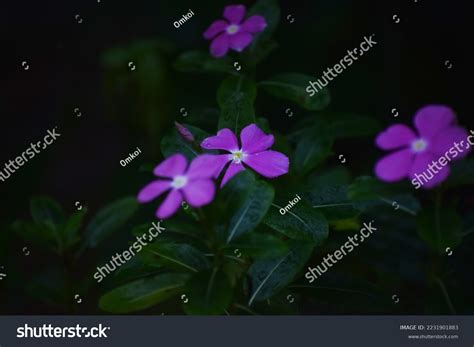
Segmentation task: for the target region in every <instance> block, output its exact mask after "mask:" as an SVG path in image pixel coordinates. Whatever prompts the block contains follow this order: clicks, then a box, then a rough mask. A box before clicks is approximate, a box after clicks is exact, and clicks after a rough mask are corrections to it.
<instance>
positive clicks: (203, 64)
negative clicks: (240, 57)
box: [174, 51, 236, 74]
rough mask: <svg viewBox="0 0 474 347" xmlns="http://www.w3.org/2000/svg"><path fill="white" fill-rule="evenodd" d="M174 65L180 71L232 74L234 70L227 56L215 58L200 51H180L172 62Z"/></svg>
mask: <svg viewBox="0 0 474 347" xmlns="http://www.w3.org/2000/svg"><path fill="white" fill-rule="evenodd" d="M174 67H175V68H176V69H177V70H178V71H182V72H198V73H205V72H223V73H230V74H234V73H235V71H236V70H235V68H234V66H233V64H232V60H231V59H230V58H229V57H223V58H219V59H216V58H214V57H212V56H211V55H209V53H208V52H201V51H190V52H184V53H182V54H181V55H180V56H179V57H178V59H177V60H176V62H175V63H174Z"/></svg>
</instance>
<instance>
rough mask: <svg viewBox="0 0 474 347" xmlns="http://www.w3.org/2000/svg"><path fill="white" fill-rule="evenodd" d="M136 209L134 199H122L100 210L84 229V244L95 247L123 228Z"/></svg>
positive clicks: (136, 205) (136, 204)
mask: <svg viewBox="0 0 474 347" xmlns="http://www.w3.org/2000/svg"><path fill="white" fill-rule="evenodd" d="M137 209H138V203H137V201H136V199H135V198H132V197H130V198H124V199H120V200H118V201H115V202H113V203H111V204H110V205H108V206H106V207H104V208H103V209H102V210H100V211H99V212H98V213H97V215H96V216H95V217H94V218H93V219H92V221H91V222H90V223H89V225H88V226H87V228H86V233H85V237H86V244H87V245H88V246H89V247H96V246H97V245H98V244H99V243H100V242H102V241H103V240H104V239H106V238H107V237H109V236H110V235H112V234H113V233H114V232H115V231H116V230H117V229H119V228H120V227H121V226H123V225H124V224H125V223H126V222H127V221H128V220H129V218H130V217H132V216H133V214H134V213H135V212H136V211H137Z"/></svg>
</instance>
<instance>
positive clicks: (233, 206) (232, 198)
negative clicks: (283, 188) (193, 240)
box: [221, 171, 275, 243]
mask: <svg viewBox="0 0 474 347" xmlns="http://www.w3.org/2000/svg"><path fill="white" fill-rule="evenodd" d="M274 195H275V192H274V189H273V187H272V186H271V185H269V184H268V183H267V182H265V181H262V180H257V179H256V178H255V176H254V175H253V174H252V173H251V172H248V171H244V172H241V173H239V174H237V175H236V176H234V177H233V178H232V179H231V180H230V181H229V182H228V183H227V184H226V186H225V187H224V188H223V190H222V192H221V196H222V198H221V200H222V204H223V206H225V207H227V213H225V216H224V218H225V224H226V225H227V227H226V229H225V230H226V231H225V233H224V234H222V235H221V236H222V237H223V238H225V240H226V243H229V242H230V241H231V240H233V239H235V238H237V237H238V236H240V235H242V234H244V233H248V232H250V231H252V230H253V229H254V228H256V227H257V226H258V225H259V224H260V222H261V220H262V219H263V217H264V216H265V214H266V213H267V211H268V209H269V207H270V205H271V203H272V201H273V197H274ZM229 214H230V215H231V217H227V216H228V215H229Z"/></svg>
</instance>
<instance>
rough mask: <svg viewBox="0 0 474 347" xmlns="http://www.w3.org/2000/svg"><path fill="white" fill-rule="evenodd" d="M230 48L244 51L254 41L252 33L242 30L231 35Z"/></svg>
mask: <svg viewBox="0 0 474 347" xmlns="http://www.w3.org/2000/svg"><path fill="white" fill-rule="evenodd" d="M229 41H230V48H232V49H233V50H234V51H237V52H242V51H243V50H244V49H245V48H246V47H247V46H248V45H249V44H250V42H252V35H251V34H249V33H246V32H240V33H237V34H235V35H230V36H229Z"/></svg>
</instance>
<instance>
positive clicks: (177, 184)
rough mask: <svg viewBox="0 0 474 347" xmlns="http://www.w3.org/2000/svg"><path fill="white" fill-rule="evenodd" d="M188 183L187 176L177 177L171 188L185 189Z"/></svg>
mask: <svg viewBox="0 0 474 347" xmlns="http://www.w3.org/2000/svg"><path fill="white" fill-rule="evenodd" d="M186 183H188V178H187V177H186V176H176V177H174V178H173V182H171V187H173V188H175V189H179V188H183V187H184V186H185V185H186Z"/></svg>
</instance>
